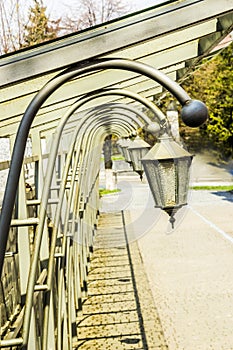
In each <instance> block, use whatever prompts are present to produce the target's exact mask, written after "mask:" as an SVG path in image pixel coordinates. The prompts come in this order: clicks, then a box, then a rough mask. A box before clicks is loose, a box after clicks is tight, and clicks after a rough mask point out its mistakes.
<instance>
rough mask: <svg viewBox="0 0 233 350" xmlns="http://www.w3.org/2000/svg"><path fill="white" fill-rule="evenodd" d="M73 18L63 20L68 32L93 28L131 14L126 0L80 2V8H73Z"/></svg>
mask: <svg viewBox="0 0 233 350" xmlns="http://www.w3.org/2000/svg"><path fill="white" fill-rule="evenodd" d="M71 10H72V16H67V17H66V18H65V19H64V20H63V27H64V29H66V31H67V32H75V31H77V30H81V29H85V28H89V27H93V26H95V25H97V24H100V23H103V22H107V21H110V20H112V19H114V18H117V17H119V16H122V15H124V14H126V13H128V12H129V10H130V7H129V6H128V5H127V4H126V3H125V2H124V0H80V1H79V6H78V8H75V7H74V8H73V9H71Z"/></svg>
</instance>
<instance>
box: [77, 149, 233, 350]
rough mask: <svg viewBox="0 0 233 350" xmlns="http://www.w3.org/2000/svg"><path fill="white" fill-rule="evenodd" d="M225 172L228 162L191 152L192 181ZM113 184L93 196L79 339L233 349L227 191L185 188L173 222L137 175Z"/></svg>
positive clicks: (223, 176) (231, 203)
mask: <svg viewBox="0 0 233 350" xmlns="http://www.w3.org/2000/svg"><path fill="white" fill-rule="evenodd" d="M232 180H233V178H232V175H231V164H226V165H224V164H220V165H218V164H217V163H216V161H215V159H214V158H213V157H211V156H210V155H209V154H204V155H198V156H196V157H195V159H194V164H193V170H192V183H194V184H206V185H211V184H214V185H216V184H218V185H221V184H224V185H225V184H233V182H232ZM118 187H119V188H121V192H119V193H117V194H114V195H110V196H105V197H103V200H102V218H101V221H100V225H99V230H98V234H97V237H96V249H95V251H94V255H93V260H92V263H91V271H90V274H89V293H90V294H89V297H88V299H87V301H86V303H85V304H84V314H83V315H81V316H80V317H81V318H80V321H79V322H80V324H79V332H80V334H79V339H80V340H79V341H80V342H79V348H80V349H93V350H94V349H167V348H168V349H169V350H210V349H212V350H221V349H222V350H232V349H233V333H232V329H233V223H232V216H233V193H232V192H226V191H222V190H221V191H190V196H189V197H190V198H189V205H188V206H187V207H185V208H183V209H181V210H180V211H178V213H177V216H176V223H175V229H172V228H171V226H170V223H169V221H168V216H167V214H166V213H163V212H161V211H160V210H158V209H155V208H154V207H153V201H152V198H151V195H150V191H149V189H148V185H147V182H146V180H145V179H144V180H143V182H140V180H139V179H138V177H137V176H134V175H132V174H131V175H130V176H119V177H118ZM117 233H119V236H118V234H117ZM113 237H114V238H113ZM106 238H107V239H106ZM127 243H128V246H127ZM127 247H128V248H127ZM114 257H115V258H116V260H114V259H115V258H114ZM130 257H131V258H130ZM115 269H116V270H115ZM132 271H133V272H132ZM96 273H97V274H96ZM98 273H100V274H99V275H98ZM101 273H103V275H101ZM98 276H99V277H98ZM111 276H112V277H111ZM134 276H135V280H134ZM136 276H138V277H136ZM115 277H116V279H114V278H115ZM106 278H107V279H106ZM111 278H113V279H111ZM134 281H135V282H134ZM108 287H110V288H112V289H109V290H108V289H106V288H108ZM121 287H122V288H123V289H122V290H121ZM116 288H117V289H116ZM106 291H107V292H106ZM122 291H123V293H122ZM109 293H110V294H109ZM118 297H119V298H123V299H115V298H118ZM96 298H97V299H96ZM128 301H129V304H127V303H128ZM119 303H121V307H122V309H121V308H119V307H118V305H119ZM106 304H107V305H108V307H109V310H110V312H108V311H107V313H105V310H106V309H105V307H106ZM123 305H124V306H123ZM138 305H140V307H139V308H138ZM114 307H117V308H118V311H117V312H116V309H114ZM85 308H86V309H85ZM111 308H112V309H111ZM126 309H128V312H129V314H128V316H127V317H126V315H125V313H124V312H125V311H126ZM95 310H96V311H95ZM111 310H112V311H111ZM138 310H140V311H139V312H138ZM140 312H141V313H140ZM126 314H127V312H126ZM103 315H105V316H104V317H107V318H108V321H106V320H107V318H106V319H103V318H102V317H103ZM106 315H107V316H106ZM113 315H114V316H113ZM92 319H93V320H94V321H93V322H94V324H96V325H97V326H99V327H100V328H93V326H94V325H93V324H91V323H90V324H88V323H86V322H88V321H89V320H92ZM142 320H143V321H142ZM91 322H92V321H91ZM147 322H148V323H147ZM109 323H110V324H111V326H109ZM88 327H89V328H88ZM91 329H93V330H94V333H89V330H91ZM105 331H107V336H105V333H104V332H105ZM131 332H132V333H131ZM88 344H89V347H83V346H88Z"/></svg>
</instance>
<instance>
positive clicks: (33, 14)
mask: <svg viewBox="0 0 233 350" xmlns="http://www.w3.org/2000/svg"><path fill="white" fill-rule="evenodd" d="M59 22H60V19H58V20H57V21H51V20H50V19H49V17H48V16H47V14H46V6H44V5H43V1H42V0H33V6H31V7H30V8H29V17H28V23H27V24H26V25H25V26H24V28H25V33H24V36H23V46H24V47H25V46H31V45H34V44H39V43H42V42H44V41H46V40H51V39H55V38H57V36H58V32H59Z"/></svg>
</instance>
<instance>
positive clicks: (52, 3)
mask: <svg viewBox="0 0 233 350" xmlns="http://www.w3.org/2000/svg"><path fill="white" fill-rule="evenodd" d="M125 2H126V3H127V4H129V5H130V6H131V7H132V12H134V11H138V10H142V9H143V8H147V7H150V6H153V5H158V4H160V3H163V2H165V0H125ZM43 3H44V4H45V5H46V6H47V10H48V13H49V14H50V16H51V18H56V17H60V16H61V15H64V14H65V13H68V12H69V7H72V6H74V7H75V6H76V7H77V3H78V0H43Z"/></svg>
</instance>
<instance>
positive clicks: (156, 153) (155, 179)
mask: <svg viewBox="0 0 233 350" xmlns="http://www.w3.org/2000/svg"><path fill="white" fill-rule="evenodd" d="M117 146H118V149H119V151H120V152H121V153H122V155H123V156H124V158H125V160H126V161H127V162H128V163H130V164H131V165H132V167H133V170H134V171H135V172H137V173H138V174H139V176H140V178H141V179H142V175H143V172H145V174H146V177H147V180H148V183H149V187H150V190H151V192H152V195H153V198H154V202H155V207H156V208H161V209H162V210H165V211H166V212H167V213H168V214H169V216H170V221H171V223H172V225H173V223H174V221H175V219H174V214H175V213H176V211H177V210H178V209H179V208H181V207H182V206H184V205H186V204H187V195H188V188H189V174H190V166H191V162H192V155H191V154H190V153H189V152H187V151H186V150H185V149H184V148H183V147H181V146H180V145H179V144H178V143H177V142H175V141H174V140H173V139H172V137H171V136H169V135H168V134H167V133H164V134H163V135H162V136H161V137H159V138H158V142H157V143H156V144H155V145H154V146H153V147H152V148H151V146H150V145H149V144H148V143H147V142H145V141H144V140H142V139H141V138H140V137H139V136H137V137H136V138H135V139H134V140H133V141H132V140H130V139H128V138H125V139H121V140H118V141H117Z"/></svg>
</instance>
